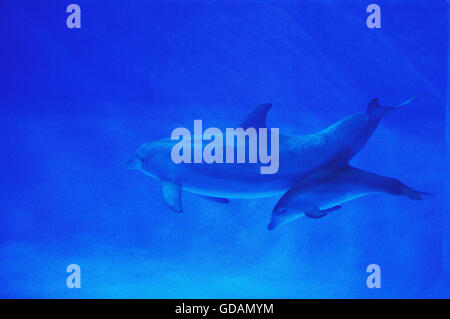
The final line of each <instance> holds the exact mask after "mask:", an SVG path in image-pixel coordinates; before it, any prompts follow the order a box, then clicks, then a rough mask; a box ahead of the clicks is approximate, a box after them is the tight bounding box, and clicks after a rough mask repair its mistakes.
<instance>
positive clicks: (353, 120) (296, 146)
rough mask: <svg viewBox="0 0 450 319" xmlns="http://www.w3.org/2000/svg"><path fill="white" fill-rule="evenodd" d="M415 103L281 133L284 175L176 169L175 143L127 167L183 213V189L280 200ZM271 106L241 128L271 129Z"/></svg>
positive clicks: (220, 167) (224, 167) (252, 169)
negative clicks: (314, 129)
mask: <svg viewBox="0 0 450 319" xmlns="http://www.w3.org/2000/svg"><path fill="white" fill-rule="evenodd" d="M413 100H414V97H413V98H410V99H409V100H407V101H405V102H403V103H401V104H399V105H397V106H393V107H389V106H388V107H386V106H381V105H380V103H379V100H378V98H376V99H373V100H372V101H371V102H370V103H369V105H368V107H367V108H366V111H365V112H362V113H357V114H353V115H350V116H347V117H345V118H343V119H341V120H340V121H338V122H336V123H335V124H333V125H331V126H329V127H327V128H326V129H323V130H321V131H319V132H317V133H314V134H308V135H285V134H279V170H278V172H277V173H276V174H273V175H269V174H266V175H264V174H260V167H261V166H262V164H261V163H257V164H249V163H246V164H243V163H234V164H228V163H221V164H219V163H213V164H207V163H180V164H175V163H174V162H173V161H172V158H171V150H172V148H173V146H174V145H175V144H176V143H177V142H178V141H173V140H171V139H169V138H166V139H160V140H156V141H153V142H150V143H146V144H143V145H141V146H140V147H139V148H138V149H137V151H136V154H135V156H134V157H133V158H131V159H129V160H128V161H127V162H126V165H127V167H128V168H130V169H137V170H139V171H141V172H143V173H145V174H147V175H149V176H151V177H153V178H155V179H157V180H160V181H161V185H162V193H163V197H164V199H165V201H166V203H167V204H168V205H169V207H170V208H172V209H173V210H174V211H175V212H182V210H183V209H182V204H181V191H182V189H185V190H187V191H189V192H192V193H195V194H198V195H202V196H205V197H206V198H208V199H212V200H216V201H219V202H227V201H228V200H227V198H262V197H270V196H279V195H282V194H283V193H285V192H286V191H287V190H288V189H290V188H291V187H292V186H293V185H294V184H295V183H296V182H297V181H298V180H300V179H301V178H302V177H304V176H306V175H307V174H309V173H310V172H312V171H314V170H316V169H318V168H321V167H326V166H327V164H329V163H330V162H332V161H333V159H334V158H335V157H336V156H338V155H339V154H343V153H345V154H346V155H345V156H346V158H345V160H349V159H351V158H352V157H353V156H354V155H355V154H356V153H358V151H359V150H360V149H361V147H362V146H363V145H364V144H365V143H366V142H367V140H368V139H369V137H370V136H371V135H372V133H373V132H374V130H375V129H376V127H377V126H378V124H379V122H380V120H381V118H382V117H383V116H384V115H385V114H386V113H388V112H390V111H391V110H394V109H395V108H398V107H400V106H404V105H407V104H409V103H411V102H412V101H413ZM271 106H272V105H271V104H269V103H266V104H262V105H260V106H258V107H257V108H255V109H254V110H253V111H252V112H251V113H250V114H249V115H248V116H247V118H246V119H245V120H244V121H243V122H242V123H241V125H239V127H242V128H243V129H247V128H250V127H253V128H256V129H258V128H265V127H267V126H266V123H265V118H266V115H267V112H268V111H269V109H270V108H271ZM194 140H195V139H193V142H192V143H194ZM340 156H341V155H340Z"/></svg>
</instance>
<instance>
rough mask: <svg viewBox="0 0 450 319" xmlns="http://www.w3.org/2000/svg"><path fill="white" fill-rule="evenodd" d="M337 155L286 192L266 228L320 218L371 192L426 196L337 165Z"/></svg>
mask: <svg viewBox="0 0 450 319" xmlns="http://www.w3.org/2000/svg"><path fill="white" fill-rule="evenodd" d="M342 158H345V155H344V156H338V158H337V159H336V160H335V162H334V163H332V165H330V166H327V167H326V168H323V169H319V170H317V171H314V172H312V173H311V174H309V175H308V176H306V177H305V178H303V179H301V180H300V181H299V182H297V184H296V185H295V186H293V187H292V188H291V189H290V190H289V191H287V192H286V193H285V194H284V195H283V196H282V197H281V199H280V200H279V201H278V203H277V204H276V206H275V208H274V209H273V211H272V218H271V221H270V223H269V225H267V229H269V230H273V229H274V228H275V227H277V226H278V225H283V224H286V223H289V222H291V221H293V220H296V219H298V218H300V217H302V216H307V217H310V218H320V217H324V216H326V215H327V214H328V213H329V212H332V211H335V210H337V209H339V208H341V206H340V205H341V204H343V203H345V202H348V201H351V200H353V199H356V198H359V197H362V196H366V195H369V194H375V193H386V194H390V195H406V196H408V197H409V198H411V199H414V200H421V199H422V198H421V195H430V194H428V193H424V192H420V191H416V190H414V189H412V188H410V187H408V186H406V185H405V184H403V183H402V182H400V181H399V180H397V179H395V178H391V177H385V176H381V175H377V174H374V173H370V172H366V171H363V170H361V169H358V168H354V167H351V166H349V165H348V164H347V163H346V162H343V163H341V160H342Z"/></svg>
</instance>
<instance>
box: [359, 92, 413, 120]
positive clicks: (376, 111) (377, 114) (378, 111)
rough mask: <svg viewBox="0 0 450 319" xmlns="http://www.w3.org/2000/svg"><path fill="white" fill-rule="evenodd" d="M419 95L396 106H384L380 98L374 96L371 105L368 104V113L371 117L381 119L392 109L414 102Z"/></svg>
mask: <svg viewBox="0 0 450 319" xmlns="http://www.w3.org/2000/svg"><path fill="white" fill-rule="evenodd" d="M417 97H418V95H415V96H413V97H411V98H409V99H407V100H406V101H404V102H403V103H400V104H398V105H395V106H382V105H381V104H380V100H379V99H378V98H374V99H373V100H372V101H370V103H369V105H368V106H367V109H366V113H367V115H368V116H369V117H370V118H376V119H379V118H381V117H383V116H384V115H385V114H387V113H389V112H390V111H393V110H396V109H399V108H402V107H403V106H406V105H408V104H410V103H412V102H413V101H414V100H415V99H416V98H417Z"/></svg>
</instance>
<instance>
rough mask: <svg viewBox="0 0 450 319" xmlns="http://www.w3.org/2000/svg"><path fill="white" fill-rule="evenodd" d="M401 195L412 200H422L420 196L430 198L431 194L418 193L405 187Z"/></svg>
mask: <svg viewBox="0 0 450 319" xmlns="http://www.w3.org/2000/svg"><path fill="white" fill-rule="evenodd" d="M403 193H404V194H405V195H406V196H408V197H409V198H411V199H413V200H422V196H421V195H426V196H431V195H433V194H430V193H425V192H420V191H416V190H414V189H412V188H410V187H408V186H405V188H404V189H403Z"/></svg>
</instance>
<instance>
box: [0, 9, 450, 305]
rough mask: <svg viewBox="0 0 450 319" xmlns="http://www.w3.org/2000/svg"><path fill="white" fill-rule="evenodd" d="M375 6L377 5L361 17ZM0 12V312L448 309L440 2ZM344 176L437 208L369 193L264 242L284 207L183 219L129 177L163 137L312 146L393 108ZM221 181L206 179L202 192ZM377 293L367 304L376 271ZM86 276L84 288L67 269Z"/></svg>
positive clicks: (261, 205)
mask: <svg viewBox="0 0 450 319" xmlns="http://www.w3.org/2000/svg"><path fill="white" fill-rule="evenodd" d="M372 2H373V1H372ZM372 2H371V1H360V0H358V1H356V0H355V1H276V2H270V1H234V2H225V1H208V2H206V1H195V2H192V1H183V2H181V1H166V2H159V3H158V2H153V1H137V0H134V1H119V0H116V1H106V0H105V1H96V0H90V1H87V0H77V1H76V2H75V3H77V4H79V5H80V7H81V26H82V27H81V29H68V28H67V27H66V18H67V16H68V14H67V13H66V6H67V5H68V4H70V3H71V2H68V1H23V0H21V1H12V0H2V1H1V2H0V35H1V39H2V43H3V45H2V49H1V53H0V70H1V71H0V74H1V75H0V81H1V89H0V92H1V94H0V105H1V108H0V117H1V123H2V124H1V125H0V133H1V134H0V141H1V145H2V148H1V151H0V156H1V157H0V160H1V164H2V173H1V184H0V188H1V191H0V202H1V211H0V297H2V298H442V297H447V298H448V297H450V290H449V287H450V286H449V279H448V278H449V277H448V272H447V271H448V267H449V266H450V261H449V259H450V257H449V255H448V254H447V252H448V240H449V237H448V230H449V228H448V227H446V225H447V226H448V225H449V222H448V219H445V214H446V210H447V205H446V201H447V193H446V186H445V182H446V179H447V177H446V173H445V166H446V165H447V164H446V163H448V161H446V159H445V155H446V153H445V150H446V147H445V143H446V138H445V136H446V135H445V134H446V122H445V117H446V94H447V91H446V86H447V61H448V56H447V43H448V25H447V19H448V7H447V4H446V3H445V1H437V0H436V1H431V0H427V1H426V0H423V1H376V3H377V4H379V5H380V7H381V26H382V27H381V29H369V28H367V26H366V18H367V16H368V15H369V13H366V7H367V5H369V4H370V3H372ZM416 94H420V97H419V98H418V99H417V100H416V101H414V102H413V103H412V104H411V105H409V106H408V107H405V108H403V109H400V110H397V111H396V112H393V113H391V114H389V115H388V116H386V117H385V118H384V119H383V121H382V123H381V124H380V126H379V127H378V129H377V131H376V132H375V134H374V135H373V136H372V137H371V139H370V140H369V142H368V143H367V144H366V145H365V146H364V148H363V149H362V151H361V152H360V153H359V154H358V155H357V156H356V157H355V158H354V159H353V160H352V161H351V163H352V165H354V166H356V167H358V168H361V169H364V170H368V171H371V172H375V173H379V174H383V175H386V176H393V177H395V178H398V179H400V180H401V181H403V182H404V183H405V184H407V185H409V186H411V187H412V188H415V189H419V190H423V191H426V192H430V193H433V194H434V196H431V197H426V198H425V199H424V200H423V201H411V200H409V199H408V198H406V197H391V196H388V195H372V196H368V197H365V198H361V199H358V200H355V201H352V202H349V203H347V204H346V205H345V206H344V207H343V208H342V209H341V210H339V211H338V212H337V213H334V214H330V215H329V216H327V217H326V218H321V219H318V220H313V219H309V218H302V219H299V220H297V221H295V222H292V223H290V224H287V225H285V226H283V227H280V228H278V229H277V230H275V231H273V232H269V231H267V229H266V225H267V223H268V222H269V220H270V213H271V211H272V208H273V206H274V205H275V203H276V202H277V201H278V199H279V198H267V199H254V200H243V199H242V200H237V199H234V200H231V202H230V204H228V205H222V204H219V203H214V202H209V201H206V200H204V199H202V198H200V197H198V196H196V195H193V194H191V193H188V192H184V193H183V208H184V213H183V214H175V213H173V212H172V211H171V210H170V209H169V208H168V207H167V206H166V204H165V203H164V201H163V198H162V195H161V186H160V183H159V182H158V181H156V180H154V179H152V178H150V177H148V176H145V175H144V174H142V173H139V172H138V171H133V170H128V169H126V167H125V165H124V161H125V160H126V159H127V158H129V157H130V156H131V155H132V154H134V152H135V150H136V148H137V147H138V146H139V145H141V144H142V143H145V142H150V141H153V140H155V139H158V138H164V137H169V136H170V133H171V131H172V129H174V128H175V127H180V126H184V127H188V128H191V127H192V125H193V120H194V119H202V120H203V123H204V126H205V127H211V126H215V127H221V128H225V127H235V126H236V125H238V124H239V123H240V122H241V121H242V120H243V119H244V118H245V117H246V115H247V113H248V112H250V111H251V110H252V109H253V108H254V107H255V106H257V105H259V104H261V103H265V102H270V103H273V107H272V110H271V111H270V112H269V114H268V118H267V123H268V126H269V127H279V128H280V132H281V133H286V134H308V133H313V132H316V131H318V130H320V129H323V128H325V127H327V126H328V125H330V124H332V123H334V122H335V121H337V120H339V119H341V118H342V117H344V116H347V115H349V114H352V113H355V112H361V111H364V109H365V108H366V106H367V104H368V102H369V101H370V100H371V99H372V98H374V97H379V98H380V100H381V103H382V104H385V105H393V104H397V103H400V102H402V101H404V100H406V99H407V98H409V97H411V96H413V95H416ZM211 183H214V181H211ZM372 263H375V264H378V265H380V267H381V288H380V289H369V288H367V286H366V279H367V276H368V275H369V273H367V272H366V267H367V265H369V264H372ZM69 264H78V265H79V266H80V267H81V285H82V286H81V289H69V288H67V287H66V278H67V276H68V275H69V274H68V273H66V267H67V265H69Z"/></svg>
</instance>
